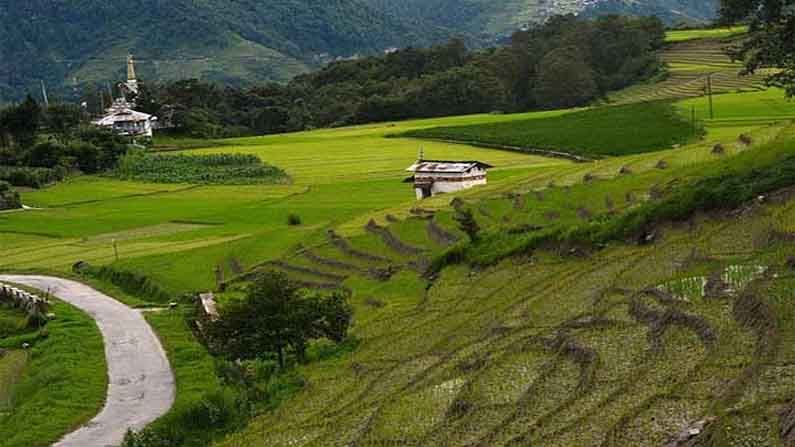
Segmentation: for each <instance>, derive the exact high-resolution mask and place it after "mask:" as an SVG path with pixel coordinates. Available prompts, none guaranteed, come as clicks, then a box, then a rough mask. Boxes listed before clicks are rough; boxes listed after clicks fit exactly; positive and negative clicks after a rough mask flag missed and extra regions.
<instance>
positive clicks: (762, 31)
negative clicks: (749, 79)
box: [721, 0, 795, 96]
mask: <svg viewBox="0 0 795 447" xmlns="http://www.w3.org/2000/svg"><path fill="white" fill-rule="evenodd" d="M721 5H722V8H721V15H722V16H723V19H724V20H725V21H727V22H737V21H741V20H750V21H751V25H750V36H749V38H748V39H745V40H743V41H742V42H741V43H740V44H739V45H738V46H737V47H735V48H734V49H733V51H732V54H733V55H734V56H735V57H737V58H738V59H740V60H742V61H743V62H745V67H746V71H748V72H750V73H753V72H755V71H757V70H761V69H763V68H768V67H777V68H780V69H781V70H780V71H778V72H776V73H774V74H772V75H771V76H770V77H769V78H768V83H769V84H770V85H775V86H778V87H783V88H785V89H786V90H787V94H788V95H790V96H795V38H793V29H795V14H793V13H792V9H793V7H795V5H794V4H793V2H792V0H721Z"/></svg>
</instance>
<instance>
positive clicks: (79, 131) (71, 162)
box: [0, 96, 129, 188]
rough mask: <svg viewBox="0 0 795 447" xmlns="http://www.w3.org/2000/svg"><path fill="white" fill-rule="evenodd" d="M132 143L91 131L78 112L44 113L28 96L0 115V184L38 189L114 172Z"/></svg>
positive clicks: (55, 108)
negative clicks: (77, 175)
mask: <svg viewBox="0 0 795 447" xmlns="http://www.w3.org/2000/svg"><path fill="white" fill-rule="evenodd" d="M128 148H129V141H128V140H127V139H124V138H122V137H120V136H117V135H115V134H114V133H113V132H111V131H109V130H106V129H101V128H98V127H96V126H92V125H91V124H90V122H89V116H88V114H87V113H86V111H85V110H84V109H83V108H81V107H80V106H77V105H73V104H55V105H51V106H47V107H43V106H41V105H40V104H38V103H37V102H36V101H35V100H34V99H33V98H32V97H30V96H28V97H27V98H26V99H25V100H24V101H22V102H21V103H19V104H15V105H11V106H8V107H6V108H3V109H0V181H5V182H8V183H10V184H11V185H14V186H28V187H33V188H39V187H41V186H43V185H46V184H48V183H52V182H54V181H58V180H61V179H63V178H64V177H65V176H66V175H67V174H68V173H69V172H70V171H80V172H84V173H88V174H93V173H98V172H102V171H106V170H108V169H111V168H113V167H114V166H115V165H116V163H117V161H118V159H119V158H120V157H121V156H122V155H124V154H125V153H126V152H127V150H128Z"/></svg>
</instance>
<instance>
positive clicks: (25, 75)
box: [0, 0, 449, 98]
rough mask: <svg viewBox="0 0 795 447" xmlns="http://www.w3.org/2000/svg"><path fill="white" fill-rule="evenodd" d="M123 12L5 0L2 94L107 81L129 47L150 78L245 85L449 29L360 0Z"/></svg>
mask: <svg viewBox="0 0 795 447" xmlns="http://www.w3.org/2000/svg"><path fill="white" fill-rule="evenodd" d="M125 11H127V12H128V13H120V12H119V9H118V7H117V5H110V4H107V3H105V2H101V1H96V0H91V1H84V2H81V3H80V4H79V5H78V4H73V3H68V4H62V3H53V2H51V1H49V0H34V1H30V2H27V3H26V4H25V5H24V7H20V6H19V4H18V3H16V2H13V1H10V0H3V1H2V2H0V59H2V60H4V61H13V63H6V64H2V67H0V98H9V97H10V98H14V97H15V96H16V95H19V93H20V92H24V91H25V90H35V91H38V90H39V86H38V82H39V80H40V79H43V80H44V81H46V82H47V84H49V86H50V90H51V93H53V95H54V94H55V93H62V94H64V95H71V94H72V88H71V87H73V86H74V80H75V79H76V81H77V84H78V86H87V87H88V88H91V87H90V85H93V84H94V83H96V84H99V85H102V86H103V88H104V83H105V81H108V80H114V81H115V80H118V79H119V75H120V74H121V73H123V70H124V57H125V56H126V53H127V52H128V51H130V52H132V53H133V54H135V55H136V56H137V57H138V58H139V59H140V60H141V63H139V71H140V72H141V74H142V76H143V77H145V78H147V79H153V80H156V79H164V78H166V79H176V78H184V77H186V73H190V74H191V75H193V76H197V77H202V78H209V79H212V80H215V81H222V82H228V83H233V84H239V83H241V82H246V81H248V82H252V81H261V80H279V81H284V80H287V79H289V78H290V77H291V76H293V75H295V74H297V73H301V72H305V71H307V70H308V69H309V67H310V66H316V65H317V64H319V63H321V62H323V61H326V60H329V59H332V58H335V57H349V56H352V55H354V54H361V53H372V52H380V51H381V50H383V49H384V48H389V47H401V46H406V45H409V44H415V45H425V44H428V43H430V42H432V41H434V40H438V38H439V36H440V35H441V36H449V34H446V33H445V34H440V33H439V32H437V31H436V30H434V29H432V28H431V29H424V28H421V27H419V26H417V25H416V24H414V23H411V22H410V21H408V20H406V21H404V20H401V19H399V18H396V17H391V16H387V15H385V14H383V13H382V12H380V11H377V10H375V9H373V8H369V7H366V6H365V5H363V4H362V3H361V2H359V1H355V0H337V1H334V2H323V1H318V0H280V1H278V2H268V3H263V2H260V1H256V0H234V1H233V0H221V1H215V2H195V1H192V0H173V1H169V2H151V1H148V0H131V1H129V2H127V3H125ZM31 17H36V20H30V18H31ZM109 36H115V37H114V38H113V39H110V40H109ZM115 39H118V40H115ZM117 42H118V43H117ZM122 42H123V43H122ZM56 87H57V88H56ZM67 87H68V88H67Z"/></svg>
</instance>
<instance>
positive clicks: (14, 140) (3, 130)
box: [0, 95, 41, 148]
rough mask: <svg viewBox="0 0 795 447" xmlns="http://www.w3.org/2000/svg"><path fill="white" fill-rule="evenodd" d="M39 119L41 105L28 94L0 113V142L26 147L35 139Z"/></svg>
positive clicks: (4, 144)
mask: <svg viewBox="0 0 795 447" xmlns="http://www.w3.org/2000/svg"><path fill="white" fill-rule="evenodd" d="M40 119H41V107H39V104H38V103H37V102H36V100H34V99H33V98H32V97H31V96H30V95H28V96H27V97H26V98H25V100H24V101H23V102H22V103H21V104H18V105H15V106H12V107H9V108H7V109H5V110H3V111H2V113H1V114H0V143H2V145H3V146H4V147H5V146H16V147H22V148H26V147H29V146H31V145H32V144H33V143H34V142H35V141H36V133H37V132H38V129H39V121H40Z"/></svg>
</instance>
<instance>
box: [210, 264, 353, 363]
mask: <svg viewBox="0 0 795 447" xmlns="http://www.w3.org/2000/svg"><path fill="white" fill-rule="evenodd" d="M352 313H353V311H352V309H351V307H350V305H349V304H348V303H347V301H346V298H345V296H344V295H342V294H341V293H339V292H335V293H332V294H331V295H329V296H317V295H307V294H304V293H302V292H301V291H300V290H299V288H298V286H297V285H295V284H293V283H292V282H291V281H290V280H289V279H288V278H287V276H286V275H284V274H283V273H279V272H266V273H264V274H262V275H261V276H260V277H259V278H257V279H256V280H255V281H254V282H253V284H251V286H250V287H249V289H248V292H247V294H246V298H245V299H243V300H241V301H238V302H233V303H230V304H228V305H227V306H225V307H224V309H223V310H222V312H221V318H220V319H219V320H218V321H217V322H215V323H213V324H212V325H210V330H209V333H210V338H211V340H212V342H213V344H215V345H216V347H217V348H218V349H219V350H220V351H221V352H223V353H224V354H225V355H226V356H228V357H230V358H232V359H254V358H262V357H266V356H268V355H276V357H277V358H278V360H279V365H280V366H281V367H284V365H285V358H286V356H287V354H288V353H292V354H294V355H295V356H296V357H297V358H298V359H299V360H303V358H304V355H305V353H306V347H307V344H308V343H309V341H310V340H313V339H319V338H327V339H329V340H331V341H334V342H341V341H343V340H344V339H345V337H346V336H347V333H348V328H349V327H350V323H351V317H352Z"/></svg>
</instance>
